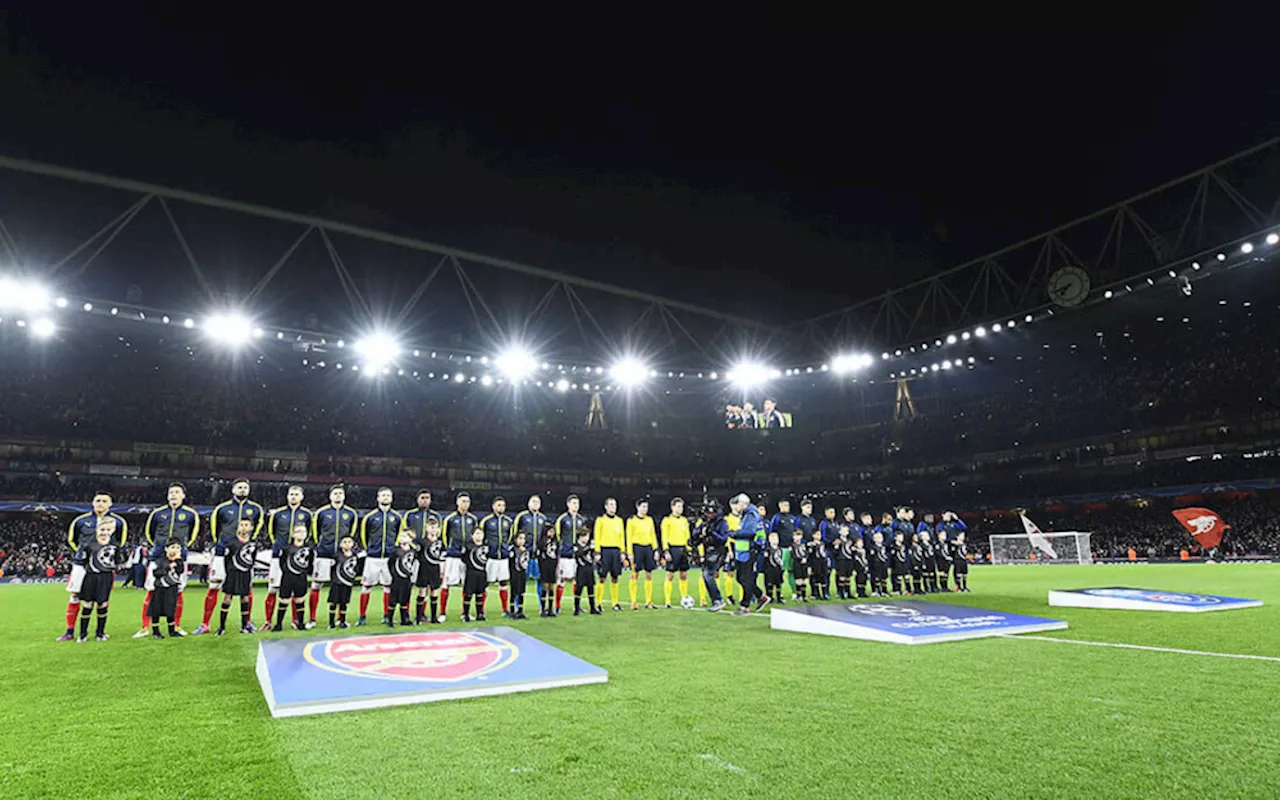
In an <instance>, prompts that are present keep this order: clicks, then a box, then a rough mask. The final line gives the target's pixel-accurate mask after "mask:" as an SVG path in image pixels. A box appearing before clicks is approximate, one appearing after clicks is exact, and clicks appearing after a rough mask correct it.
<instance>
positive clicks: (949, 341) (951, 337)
mask: <svg viewBox="0 0 1280 800" xmlns="http://www.w3.org/2000/svg"><path fill="white" fill-rule="evenodd" d="M955 343H956V335H955V334H954V333H951V334H948V335H947V344H955Z"/></svg>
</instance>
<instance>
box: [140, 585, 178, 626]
mask: <svg viewBox="0 0 1280 800" xmlns="http://www.w3.org/2000/svg"><path fill="white" fill-rule="evenodd" d="M177 608H178V587H177V586H161V587H158V588H157V589H156V590H155V591H153V592H152V593H151V604H150V605H149V606H147V614H148V615H149V616H150V617H151V619H152V620H157V619H160V618H161V617H164V618H165V619H167V620H169V621H170V622H172V621H173V615H174V613H175V612H176V610H177Z"/></svg>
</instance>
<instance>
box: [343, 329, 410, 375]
mask: <svg viewBox="0 0 1280 800" xmlns="http://www.w3.org/2000/svg"><path fill="white" fill-rule="evenodd" d="M339 346H341V343H339ZM353 349H354V350H355V351H356V352H357V353H359V354H360V355H361V357H362V358H363V359H364V367H365V369H374V370H377V369H381V368H382V367H385V366H388V365H390V364H394V363H395V360H396V358H398V357H399V356H400V343H399V342H397V341H396V340H395V337H393V336H391V335H390V334H388V333H385V332H383V331H374V332H373V333H370V334H369V335H368V336H365V337H364V338H362V339H360V340H359V341H357V342H356V343H355V345H354V346H353Z"/></svg>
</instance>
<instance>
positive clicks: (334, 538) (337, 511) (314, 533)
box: [311, 503, 360, 558]
mask: <svg viewBox="0 0 1280 800" xmlns="http://www.w3.org/2000/svg"><path fill="white" fill-rule="evenodd" d="M344 536H350V537H351V538H352V539H354V540H355V541H356V542H357V543H358V542H359V541H360V537H359V536H358V535H357V531H356V512H354V511H352V510H351V509H349V508H347V507H346V506H340V507H338V508H334V507H333V504H332V503H330V504H329V505H327V506H325V507H324V508H322V509H320V510H319V511H317V512H316V513H314V514H312V515H311V541H312V542H313V543H315V546H316V556H317V557H319V558H333V554H334V553H336V552H338V543H339V542H340V541H342V537H344Z"/></svg>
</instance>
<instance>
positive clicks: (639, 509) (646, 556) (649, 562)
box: [627, 498, 658, 611]
mask: <svg viewBox="0 0 1280 800" xmlns="http://www.w3.org/2000/svg"><path fill="white" fill-rule="evenodd" d="M657 546H658V533H657V531H656V530H655V529H654V525H653V517H651V516H649V501H648V499H646V498H641V499H639V500H637V501H636V515H635V516H634V517H632V518H631V519H629V520H627V547H628V548H629V549H630V550H631V610H632V611H635V610H636V609H637V608H639V607H640V602H639V597H638V596H637V592H636V590H637V588H638V587H637V585H636V584H638V583H639V582H640V573H641V572H642V571H643V572H644V575H645V584H644V607H645V608H656V606H654V604H653V571H654V570H655V569H657V568H658V560H657V558H655V557H654V548H656V547H657Z"/></svg>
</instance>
